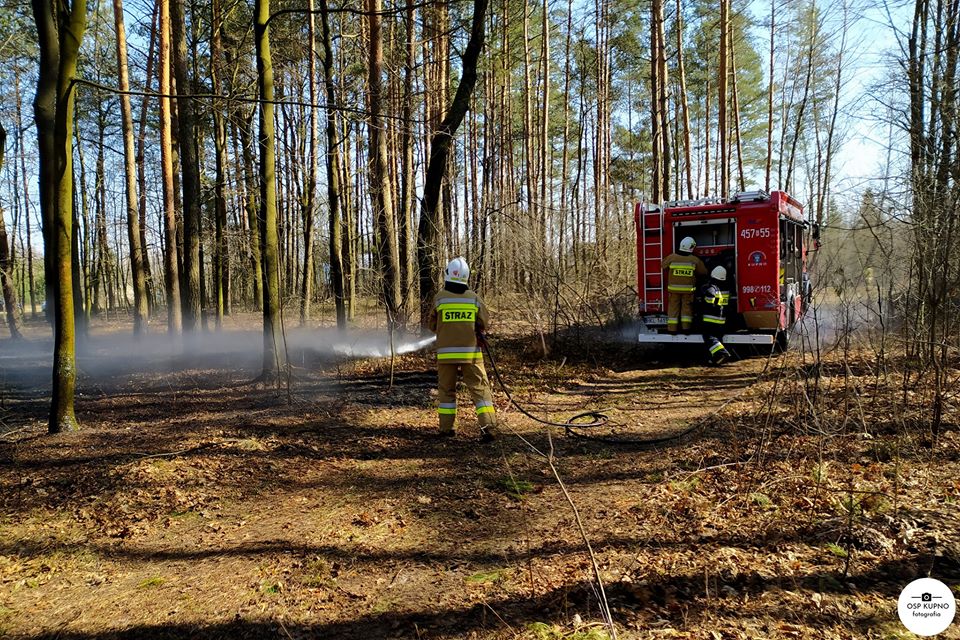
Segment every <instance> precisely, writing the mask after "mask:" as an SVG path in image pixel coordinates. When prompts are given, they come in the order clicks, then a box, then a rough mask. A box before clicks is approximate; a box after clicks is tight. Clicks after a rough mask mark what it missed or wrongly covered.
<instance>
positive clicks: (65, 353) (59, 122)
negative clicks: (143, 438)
mask: <svg viewBox="0 0 960 640" xmlns="http://www.w3.org/2000/svg"><path fill="white" fill-rule="evenodd" d="M59 6H60V12H59V16H58V21H57V23H58V24H57V26H58V33H59V38H58V39H59V43H60V47H59V49H60V65H59V71H58V73H57V103H56V104H57V106H56V124H55V127H54V143H55V144H54V147H55V149H56V166H57V174H56V175H57V182H56V208H55V215H54V233H53V234H52V240H53V245H52V249H53V252H54V255H55V257H56V261H55V266H56V278H57V285H56V292H57V297H56V300H55V305H56V313H55V316H56V321H55V323H54V353H53V397H52V401H51V407H50V421H49V424H48V430H49V431H50V433H60V432H62V431H73V430H75V429H77V426H78V425H77V419H76V416H75V415H74V410H73V400H74V388H75V385H76V376H77V367H76V351H75V334H74V308H73V272H72V264H73V113H74V101H75V98H76V92H75V91H74V78H75V77H76V73H77V60H78V58H79V54H80V42H81V41H82V39H83V32H84V30H85V29H86V26H87V3H86V0H73V2H72V3H68V2H66V1H63V2H61V3H60V5H59Z"/></svg>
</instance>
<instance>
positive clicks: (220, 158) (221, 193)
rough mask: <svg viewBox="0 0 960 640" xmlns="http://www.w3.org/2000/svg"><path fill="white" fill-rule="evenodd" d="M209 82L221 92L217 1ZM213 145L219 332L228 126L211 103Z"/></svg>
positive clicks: (225, 271) (226, 260)
mask: <svg viewBox="0 0 960 640" xmlns="http://www.w3.org/2000/svg"><path fill="white" fill-rule="evenodd" d="M210 10H211V16H210V18H211V25H210V80H211V83H212V86H213V93H214V94H216V95H220V94H221V92H222V91H223V86H222V82H221V80H220V73H221V65H222V63H223V44H222V37H221V35H220V34H221V31H222V29H223V18H222V16H221V14H220V2H219V0H213V2H211V4H210ZM212 111H213V143H214V146H215V154H216V155H215V165H216V172H217V175H216V181H215V182H214V187H213V199H214V240H213V241H214V246H213V288H214V291H215V295H214V299H215V311H214V313H215V320H214V322H215V326H216V328H217V330H218V331H219V330H220V329H221V328H222V327H223V316H225V315H229V313H230V248H229V246H228V245H227V239H226V237H225V236H224V231H225V229H226V226H227V194H226V181H227V176H226V173H227V165H228V164H229V160H228V158H227V123H226V119H225V118H224V113H223V110H222V105H220V104H214V105H213V108H212Z"/></svg>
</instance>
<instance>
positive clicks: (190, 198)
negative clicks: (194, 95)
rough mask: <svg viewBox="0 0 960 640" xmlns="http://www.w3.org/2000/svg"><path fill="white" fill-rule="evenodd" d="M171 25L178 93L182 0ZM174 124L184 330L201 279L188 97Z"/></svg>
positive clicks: (183, 74) (184, 90)
mask: <svg viewBox="0 0 960 640" xmlns="http://www.w3.org/2000/svg"><path fill="white" fill-rule="evenodd" d="M171 2H172V4H171V5H170V8H171V11H170V26H171V35H172V37H173V40H172V43H171V50H172V54H173V71H174V75H175V77H176V81H177V95H178V96H181V95H184V94H189V93H190V87H191V82H190V76H189V74H188V72H187V34H186V16H185V14H184V0H171ZM177 125H178V131H179V141H180V175H181V176H182V178H181V183H182V187H183V271H184V273H183V284H184V290H183V297H182V299H181V305H182V309H183V330H184V331H188V332H192V331H196V330H197V329H198V325H199V322H200V314H201V305H202V299H201V291H200V289H201V283H200V269H201V264H200V163H199V160H198V158H197V127H196V116H195V107H194V103H193V100H192V99H190V98H180V97H178V98H177Z"/></svg>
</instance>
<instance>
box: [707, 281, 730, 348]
mask: <svg viewBox="0 0 960 640" xmlns="http://www.w3.org/2000/svg"><path fill="white" fill-rule="evenodd" d="M726 288H727V270H726V269H724V268H723V267H714V268H713V271H711V272H710V281H709V282H707V283H705V284H704V285H703V286H702V287H700V300H701V305H702V307H701V310H702V313H701V315H700V320H701V322H702V323H703V342H704V344H706V345H707V350H708V351H709V352H710V362H712V363H713V364H723V363H724V362H726V361H727V360H729V359H730V357H731V356H730V352H729V351H727V348H726V347H724V346H723V343H722V342H720V338H722V337H723V334H724V332H725V331H724V330H725V328H726V326H727V306H728V305H729V304H730V292H729V291H727V290H726Z"/></svg>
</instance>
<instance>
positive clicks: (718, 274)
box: [710, 267, 727, 282]
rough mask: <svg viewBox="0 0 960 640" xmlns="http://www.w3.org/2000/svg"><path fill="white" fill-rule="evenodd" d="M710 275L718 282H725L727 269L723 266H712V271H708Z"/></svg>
mask: <svg viewBox="0 0 960 640" xmlns="http://www.w3.org/2000/svg"><path fill="white" fill-rule="evenodd" d="M710 277H711V278H713V279H714V280H716V281H718V282H726V281H727V270H726V269H724V268H723V267H714V268H713V271H711V272H710Z"/></svg>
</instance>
